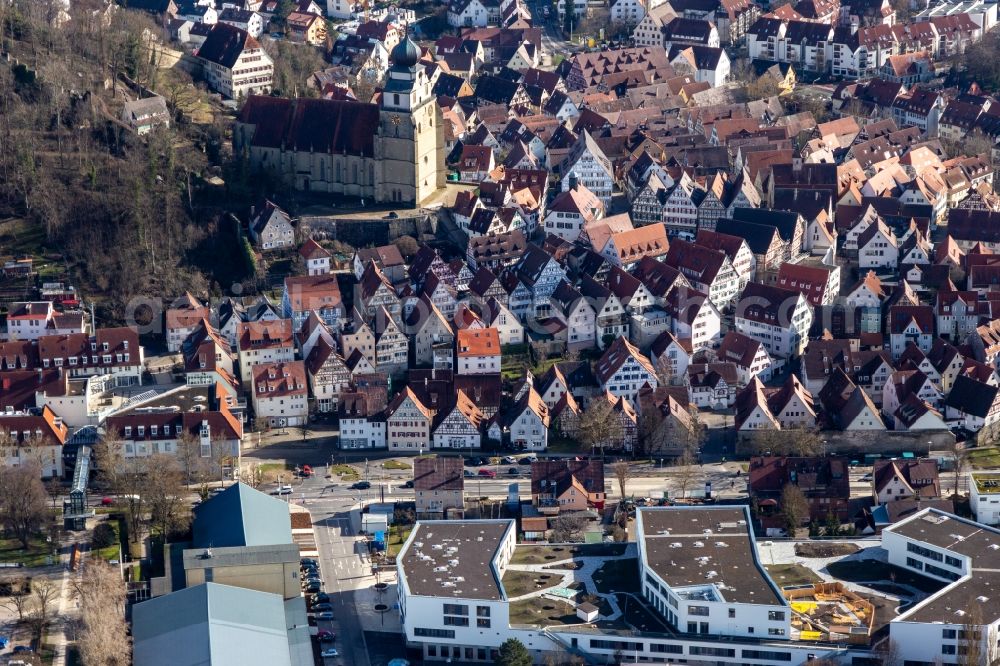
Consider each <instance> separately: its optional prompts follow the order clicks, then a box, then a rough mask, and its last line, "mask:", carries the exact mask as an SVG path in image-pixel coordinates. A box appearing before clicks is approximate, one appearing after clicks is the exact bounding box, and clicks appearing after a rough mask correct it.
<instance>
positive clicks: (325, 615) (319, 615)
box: [316, 611, 333, 620]
mask: <svg viewBox="0 0 1000 666" xmlns="http://www.w3.org/2000/svg"><path fill="white" fill-rule="evenodd" d="M316 617H317V619H320V620H332V619H333V611H323V612H322V613H317V614H316Z"/></svg>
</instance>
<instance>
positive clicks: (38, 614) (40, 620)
mask: <svg viewBox="0 0 1000 666" xmlns="http://www.w3.org/2000/svg"><path fill="white" fill-rule="evenodd" d="M59 595H60V589H59V585H57V584H56V583H55V581H52V580H49V579H48V578H36V579H34V580H32V581H31V598H32V600H33V601H34V613H33V616H32V618H31V620H32V622H33V623H34V624H35V626H36V627H37V631H39V632H41V631H42V630H43V629H44V628H45V627H47V626H48V624H49V620H50V619H51V618H52V614H53V613H54V612H55V603H56V600H57V599H59Z"/></svg>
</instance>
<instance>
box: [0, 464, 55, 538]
mask: <svg viewBox="0 0 1000 666" xmlns="http://www.w3.org/2000/svg"><path fill="white" fill-rule="evenodd" d="M47 499H48V493H46V492H45V485H44V484H43V483H42V480H41V478H39V468H38V466H37V465H35V464H28V465H24V466H21V467H4V468H0V520H2V522H3V526H4V528H5V529H6V530H7V532H8V533H10V534H11V535H12V536H13V537H14V538H16V539H17V540H18V541H20V542H21V547H22V548H27V547H28V546H29V545H30V543H31V537H32V535H34V534H37V533H38V532H39V531H40V530H41V528H42V526H43V525H44V524H45V520H46V518H48V508H47V502H46V500H47Z"/></svg>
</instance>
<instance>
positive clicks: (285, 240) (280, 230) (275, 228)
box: [247, 199, 295, 250]
mask: <svg viewBox="0 0 1000 666" xmlns="http://www.w3.org/2000/svg"><path fill="white" fill-rule="evenodd" d="M247 226H248V228H249V231H250V238H252V239H253V241H254V243H255V244H256V245H257V247H259V248H260V249H262V250H280V249H283V248H288V247H292V246H293V245H295V228H294V227H293V226H292V219H291V217H289V215H288V213H286V212H285V211H284V210H282V209H281V208H279V207H278V206H277V205H275V204H274V203H272V202H270V201H268V200H267V199H264V200H263V201H261V202H260V203H259V204H257V205H256V206H252V207H251V208H250V221H249V223H248V225H247Z"/></svg>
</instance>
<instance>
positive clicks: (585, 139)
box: [560, 130, 615, 208]
mask: <svg viewBox="0 0 1000 666" xmlns="http://www.w3.org/2000/svg"><path fill="white" fill-rule="evenodd" d="M560 173H562V174H563V179H562V191H563V192H565V191H567V190H571V189H574V188H575V187H576V186H577V184H578V183H579V184H581V185H583V186H584V187H586V188H587V189H588V190H590V191H591V192H593V193H594V194H595V195H596V196H597V198H598V199H600V200H601V201H602V202H603V203H604V207H605V208H607V207H608V206H610V205H611V193H612V190H613V189H614V184H615V173H614V168H613V166H612V164H611V160H609V159H608V157H607V156H606V155H605V154H604V151H602V150H601V147H600V146H598V145H597V142H596V141H594V139H593V137H591V136H590V132H588V131H586V130H584V131H583V133H582V134H581V136H580V138H579V139H577V141H576V143H575V144H573V147H572V148H570V151H569V154H568V155H567V156H566V159H565V160H564V161H563V163H562V168H561V171H560Z"/></svg>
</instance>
